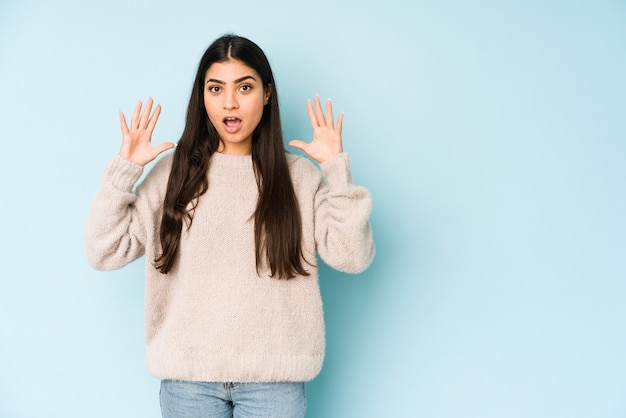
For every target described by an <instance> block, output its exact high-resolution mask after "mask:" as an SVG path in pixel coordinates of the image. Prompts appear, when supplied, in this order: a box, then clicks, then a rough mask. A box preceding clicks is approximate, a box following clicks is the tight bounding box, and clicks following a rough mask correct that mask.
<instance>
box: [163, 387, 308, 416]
mask: <svg viewBox="0 0 626 418" xmlns="http://www.w3.org/2000/svg"><path fill="white" fill-rule="evenodd" d="M160 398H161V414H162V415H163V418H200V417H202V418H227V417H228V418H230V417H233V418H253V417H254V418H256V417H272V418H303V417H304V414H305V412H306V395H305V393H304V383H292V382H279V383H205V382H181V381H175V380H162V381H161V392H160Z"/></svg>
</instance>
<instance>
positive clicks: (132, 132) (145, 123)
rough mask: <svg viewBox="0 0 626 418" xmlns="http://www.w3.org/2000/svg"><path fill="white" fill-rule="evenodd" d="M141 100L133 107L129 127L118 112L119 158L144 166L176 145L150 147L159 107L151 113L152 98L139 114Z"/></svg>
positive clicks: (166, 144)
mask: <svg viewBox="0 0 626 418" xmlns="http://www.w3.org/2000/svg"><path fill="white" fill-rule="evenodd" d="M141 107H142V104H141V100H140V101H139V102H138V103H137V106H135V111H134V112H133V118H132V120H131V122H130V127H129V126H128V124H127V123H126V117H125V116H124V113H122V111H120V123H121V125H122V137H123V139H122V148H121V150H120V156H121V157H122V158H124V159H125V160H127V161H130V162H131V163H134V164H138V165H141V166H144V165H146V164H148V163H149V162H150V161H152V160H154V159H155V158H156V157H157V156H158V155H159V154H161V153H162V152H163V151H167V150H168V149H172V148H174V147H175V146H176V145H175V144H174V143H172V142H164V143H162V144H159V145H157V146H156V147H154V146H152V142H151V141H152V132H153V131H154V127H155V125H156V123H157V120H159V115H160V114H161V105H160V104H159V105H157V107H156V108H155V109H154V113H152V114H151V112H152V98H149V99H148V103H146V108H145V110H144V111H143V113H142V112H141Z"/></svg>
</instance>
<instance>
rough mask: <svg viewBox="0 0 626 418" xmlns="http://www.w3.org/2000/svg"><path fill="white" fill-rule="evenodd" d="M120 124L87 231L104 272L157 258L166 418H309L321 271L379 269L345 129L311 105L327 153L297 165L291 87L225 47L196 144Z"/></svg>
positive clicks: (220, 47)
mask: <svg viewBox="0 0 626 418" xmlns="http://www.w3.org/2000/svg"><path fill="white" fill-rule="evenodd" d="M142 107H143V106H142V103H141V102H139V103H138V104H137V106H136V107H135V111H134V113H133V116H132V119H131V121H130V124H128V123H127V120H126V118H125V116H124V114H123V113H121V112H120V122H121V128H122V134H123V141H122V147H121V150H120V153H119V155H116V156H115V157H114V158H113V159H112V160H111V162H110V163H109V164H108V166H107V167H106V169H105V172H104V175H103V180H102V189H101V191H100V192H99V193H98V194H97V195H96V197H95V199H94V202H93V206H92V209H91V212H90V215H89V219H88V221H87V228H86V247H87V254H88V259H89V262H90V264H91V265H92V266H93V267H94V268H96V269H101V270H110V269H117V268H120V267H123V266H124V265H126V264H128V263H130V262H131V261H133V260H135V259H137V258H139V257H141V256H142V255H144V254H145V256H146V269H145V276H146V294H145V312H146V351H147V353H146V364H147V367H148V369H149V371H150V372H151V373H152V374H153V375H154V376H156V377H157V378H159V379H161V395H160V397H161V410H162V413H163V416H164V417H179V418H180V417H201V416H202V417H204V416H211V417H214V416H215V417H218V416H219V417H221V416H224V417H231V416H235V417H260V416H268V417H273V418H278V417H302V416H304V412H305V408H306V400H305V394H304V383H303V382H305V381H308V380H310V379H313V378H314V377H315V376H316V375H317V374H318V373H319V371H320V369H321V366H322V360H323V356H324V322H323V315H322V303H321V298H320V291H319V285H318V280H317V267H316V256H317V255H319V256H320V257H321V258H322V259H323V260H324V261H325V262H326V263H327V264H328V265H330V266H332V267H334V268H336V269H338V270H341V271H344V272H350V273H358V272H361V271H363V270H364V269H366V268H367V267H368V266H369V264H370V262H371V260H372V258H373V255H374V244H373V241H372V235H371V230H370V226H369V223H368V217H369V214H370V209H371V200H370V196H369V194H368V192H367V191H366V190H365V189H363V188H361V187H357V186H355V185H353V184H352V180H351V175H350V168H349V162H348V157H347V155H346V154H345V153H344V152H343V149H342V139H341V126H342V121H343V114H342V115H340V116H339V117H338V119H337V123H336V124H335V122H334V118H333V115H332V105H331V102H330V101H328V102H327V103H326V108H325V112H324V110H323V109H322V105H321V103H320V101H319V98H318V97H315V100H314V102H313V103H311V102H310V101H309V102H307V111H308V114H309V118H310V120H311V125H312V126H313V141H312V142H311V143H305V142H302V141H291V142H290V145H291V146H293V147H296V148H299V149H302V150H303V151H304V152H305V153H306V154H307V155H309V156H310V157H311V158H312V159H314V160H316V161H317V162H318V163H319V164H320V168H321V171H320V169H318V168H316V167H315V166H314V165H313V163H311V161H310V160H309V159H307V158H305V157H301V156H295V155H292V154H288V153H286V152H285V149H284V145H283V137H282V131H281V125H280V117H279V108H278V94H277V90H276V82H275V81H274V77H273V75H272V71H271V68H270V65H269V62H268V60H267V58H266V56H265V54H264V53H263V52H262V51H261V49H260V48H259V47H258V46H257V45H256V44H254V43H253V42H251V41H250V40H248V39H245V38H242V37H239V36H224V37H221V38H219V39H217V40H216V41H215V42H214V43H213V44H211V46H209V48H208V49H207V50H206V52H205V53H204V55H203V57H202V59H201V60H200V64H199V67H198V72H197V75H196V78H195V81H194V84H193V89H192V92H191V98H190V100H189V107H188V109H187V119H186V125H185V129H184V132H183V134H182V136H181V138H180V140H179V142H178V145H177V147H176V149H175V151H174V152H173V153H168V154H167V155H164V156H163V157H162V158H159V160H158V161H157V162H156V164H155V165H154V167H153V168H152V169H151V171H150V172H149V173H148V175H147V176H146V178H145V180H144V181H143V182H142V183H141V184H140V185H139V186H138V187H137V188H136V189H135V190H133V189H134V185H135V183H136V182H137V181H138V179H139V177H140V176H141V174H142V171H143V167H144V166H145V165H146V164H147V163H149V162H151V161H152V160H154V159H155V158H156V157H157V156H158V155H159V154H161V153H162V152H163V151H166V150H168V149H170V148H173V147H174V144H173V143H164V144H161V145H158V146H153V145H152V144H151V136H152V132H153V130H154V128H155V125H156V123H157V120H158V118H159V114H160V112H161V107H160V105H157V106H156V107H155V109H154V111H152V107H153V102H152V100H151V99H150V100H148V102H147V103H146V106H145V109H143V110H142Z"/></svg>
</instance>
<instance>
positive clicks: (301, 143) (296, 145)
mask: <svg viewBox="0 0 626 418" xmlns="http://www.w3.org/2000/svg"><path fill="white" fill-rule="evenodd" d="M289 146H290V147H294V148H298V149H301V150H302V151H305V148H306V147H308V144H307V143H306V142H304V141H300V140H298V139H294V140H292V141H289ZM305 152H306V151H305Z"/></svg>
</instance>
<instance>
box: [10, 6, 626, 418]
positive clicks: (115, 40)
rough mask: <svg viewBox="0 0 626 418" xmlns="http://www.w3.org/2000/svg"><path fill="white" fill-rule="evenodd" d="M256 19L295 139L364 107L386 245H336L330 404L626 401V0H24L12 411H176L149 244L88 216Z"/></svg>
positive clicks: (362, 130) (533, 409)
mask: <svg viewBox="0 0 626 418" xmlns="http://www.w3.org/2000/svg"><path fill="white" fill-rule="evenodd" d="M227 31H234V32H237V33H239V34H241V35H244V36H247V37H250V38H251V39H253V40H254V41H256V42H257V43H258V44H259V45H260V46H261V47H262V48H263V49H264V50H265V52H266V53H267V55H268V56H269V58H270V61H271V63H272V65H273V68H274V71H275V73H276V77H277V84H278V89H279V93H280V100H281V106H282V112H283V118H284V128H285V133H286V137H287V138H288V139H292V138H299V139H309V137H310V126H309V125H308V121H307V116H306V110H305V101H306V99H307V98H309V97H312V96H313V95H314V94H315V93H319V94H320V95H321V96H322V97H323V98H324V97H329V96H330V97H332V99H333V102H334V103H335V107H336V110H345V112H346V119H345V129H344V143H345V149H346V150H347V151H348V152H349V153H350V154H351V159H352V168H353V175H354V178H355V181H356V182H357V183H359V184H362V185H364V186H366V187H367V188H368V189H369V190H370V191H371V193H372V195H373V198H374V210H373V213H372V218H371V221H372V225H373V228H374V233H375V238H376V242H377V256H376V259H375V262H374V264H373V265H372V267H371V268H370V269H369V270H368V271H367V272H366V273H364V274H361V275H359V276H348V275H344V274H339V273H336V272H334V271H331V270H329V269H328V268H326V267H323V268H322V271H321V273H322V275H323V277H322V279H321V286H322V291H323V296H324V301H325V311H326V321H327V334H328V343H327V357H326V361H325V365H324V369H323V371H322V373H321V374H320V376H319V377H318V378H317V379H315V380H314V381H312V382H310V383H309V384H308V385H307V391H308V396H309V415H308V416H310V417H323V418H333V417H358V418H362V417H428V418H444V417H445V418H448V417H450V418H452V417H454V418H458V417H480V418H489V417H493V418H502V417H507V418H509V417H510V418H513V417H520V418H521V417H523V418H528V417H541V418H544V417H545V418H558V417H563V418H565V417H567V418H573V417H581V418H582V417H594V418H601V417H611V418H617V417H624V416H626V397H625V392H626V337H625V335H624V325H625V323H624V322H625V321H624V320H625V318H626V303H625V302H626V283H625V279H626V238H625V237H626V219H625V216H626V195H625V179H626V164H625V160H626V78H625V74H626V52H625V51H626V50H625V45H626V44H625V41H626V3H624V2H623V1H596V2H582V1H518V2H500V1H473V2H462V1H458V2H455V1H439V2H423V1H414V0H411V1H408V0H407V1H393V0H390V1H379V2H373V1H364V0H354V1H345V2H335V1H332V0H320V1H315V2H306V3H305V2H302V3H297V2H293V1H287V0H285V1H275V2H262V1H250V0H242V1H239V2H226V1H223V2H217V1H200V0H198V1H191V2H189V1H188V2H185V1H180V2H172V1H167V2H165V1H141V2H130V1H122V0H111V1H101V2H86V1H78V0H77V1H71V0H64V1H56V2H54V1H49V2H48V1H35V0H26V1H7V0H4V1H3V2H2V3H0V140H1V144H2V149H1V150H0V166H1V167H2V176H1V180H0V181H1V191H2V197H1V201H2V205H1V209H0V210H1V217H0V219H1V220H0V222H2V224H1V225H2V229H1V232H2V250H1V251H0V256H1V261H2V263H1V264H2V265H1V267H0V271H1V273H0V275H1V281H0V416H1V417H63V418H72V417H81V418H82V417H90V418H98V417H157V416H159V408H158V396H157V393H158V381H157V380H155V379H154V378H152V377H151V376H150V375H149V374H148V373H147V372H146V370H145V368H144V363H143V361H144V345H143V299H142V298H143V277H142V269H143V267H142V264H143V260H142V261H140V262H136V263H134V264H132V265H130V266H128V267H127V268H125V269H123V270H120V271H116V272H108V273H100V272H96V271H93V270H92V269H91V268H90V267H89V266H88V265H87V263H86V260H85V254H84V247H83V230H84V223H85V219H86V216H87V212H88V210H89V206H90V203H91V199H92V197H93V195H94V193H95V192H96V191H97V189H98V188H99V181H100V175H101V173H102V169H103V168H104V166H105V164H106V163H107V161H108V160H109V159H110V158H111V156H112V155H114V154H115V153H116V152H117V151H118V149H119V144H120V140H121V136H120V132H119V124H118V119H117V112H118V110H119V109H121V110H123V111H125V112H127V113H128V112H131V111H132V108H133V106H134V104H135V103H136V101H137V100H138V99H146V98H147V97H148V96H150V95H152V96H153V97H154V98H155V100H157V101H159V102H161V103H162V105H163V113H162V115H161V119H160V120H159V124H158V127H157V131H156V134H155V141H157V142H160V141H170V140H174V141H175V140H177V138H178V136H179V135H180V133H181V131H182V127H183V123H184V113H185V110H186V105H187V100H188V96H189V92H190V88H191V82H192V79H193V76H194V72H195V69H196V65H197V62H198V60H199V58H200V55H201V54H202V52H203V51H204V49H205V48H206V46H207V45H208V44H209V43H210V42H211V41H212V40H213V39H215V38H216V37H217V36H219V35H221V34H222V33H224V32H227Z"/></svg>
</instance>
